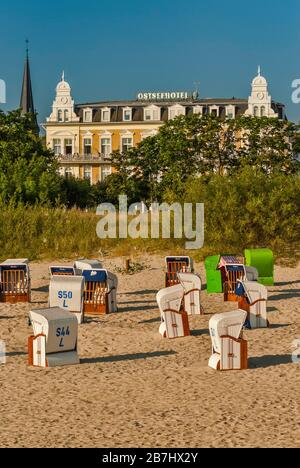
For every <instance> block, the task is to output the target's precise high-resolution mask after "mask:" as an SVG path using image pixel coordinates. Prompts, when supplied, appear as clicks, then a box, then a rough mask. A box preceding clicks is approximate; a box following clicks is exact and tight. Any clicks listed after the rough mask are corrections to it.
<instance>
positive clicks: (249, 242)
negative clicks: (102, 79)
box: [185, 168, 300, 256]
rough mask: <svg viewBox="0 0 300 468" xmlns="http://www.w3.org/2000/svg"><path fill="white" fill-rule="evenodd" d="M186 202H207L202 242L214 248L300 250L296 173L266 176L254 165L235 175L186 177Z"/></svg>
mask: <svg viewBox="0 0 300 468" xmlns="http://www.w3.org/2000/svg"><path fill="white" fill-rule="evenodd" d="M185 201H186V202H192V203H205V247H206V250H207V249H209V250H210V251H213V252H215V253H218V252H222V251H223V252H226V251H227V252H233V253H235V252H242V251H243V249H244V248H245V247H249V248H256V247H271V248H273V249H274V250H275V252H277V254H278V255H280V256H294V255H296V253H297V254H298V255H299V241H300V177H299V175H295V176H292V175H290V176H288V175H283V174H273V175H269V176H266V175H265V174H263V173H262V172H260V171H257V170H255V169H253V168H245V169H244V170H243V171H241V172H240V173H239V174H237V175H232V176H220V175H212V176H209V177H203V178H199V179H195V180H192V181H190V183H189V184H188V185H187V189H186V194H185Z"/></svg>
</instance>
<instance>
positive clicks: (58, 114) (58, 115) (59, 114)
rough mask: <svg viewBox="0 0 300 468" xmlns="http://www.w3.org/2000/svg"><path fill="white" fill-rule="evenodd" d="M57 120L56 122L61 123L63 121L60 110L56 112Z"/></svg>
mask: <svg viewBox="0 0 300 468" xmlns="http://www.w3.org/2000/svg"><path fill="white" fill-rule="evenodd" d="M57 120H58V122H62V121H63V111H62V110H59V111H58V112H57Z"/></svg>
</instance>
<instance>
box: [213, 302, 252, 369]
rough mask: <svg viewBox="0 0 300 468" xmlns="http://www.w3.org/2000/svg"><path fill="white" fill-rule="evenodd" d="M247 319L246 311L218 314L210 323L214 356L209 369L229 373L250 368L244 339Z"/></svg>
mask: <svg viewBox="0 0 300 468" xmlns="http://www.w3.org/2000/svg"><path fill="white" fill-rule="evenodd" d="M246 318H247V312H245V311H244V310H235V311H233V312H226V313H224V314H217V315H214V317H212V318H211V320H210V322H209V330H210V336H211V340H212V349H213V352H212V356H211V358H210V360H209V367H211V368H212V369H214V370H220V371H229V370H242V369H247V368H248V345H247V341H245V340H244V339H243V332H242V330H243V326H244V323H245V321H246Z"/></svg>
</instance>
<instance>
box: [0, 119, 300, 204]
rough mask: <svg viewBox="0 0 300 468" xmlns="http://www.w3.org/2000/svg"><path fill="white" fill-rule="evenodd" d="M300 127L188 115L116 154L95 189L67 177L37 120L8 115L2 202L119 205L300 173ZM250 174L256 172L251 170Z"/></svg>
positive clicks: (1, 134) (0, 142)
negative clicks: (247, 178) (230, 181)
mask: <svg viewBox="0 0 300 468" xmlns="http://www.w3.org/2000/svg"><path fill="white" fill-rule="evenodd" d="M299 153H300V131H299V126H298V125H296V124H294V123H292V122H289V121H282V120H279V119H275V118H267V117H263V118H252V117H244V116H241V117H238V118H236V119H221V118H218V117H215V116H211V115H204V116H199V115H191V116H187V117H185V116H180V117H177V118H176V119H174V120H171V121H168V122H166V123H165V124H163V125H162V127H161V128H160V129H159V131H158V133H157V135H155V136H151V137H148V138H146V139H145V140H143V141H142V142H141V143H140V144H139V145H138V146H137V147H135V148H132V149H129V150H128V151H126V152H119V151H117V152H114V153H113V155H112V165H113V168H114V171H113V174H111V175H110V176H108V177H107V178H106V180H105V181H104V182H99V183H98V184H97V185H95V186H91V185H90V183H89V181H87V180H76V179H73V178H68V179H65V178H63V177H62V176H60V175H59V173H58V162H57V160H56V158H55V156H54V154H53V152H52V151H51V150H49V149H47V148H46V147H45V145H44V144H43V141H42V139H41V138H39V137H38V136H37V135H36V134H35V128H34V119H33V118H32V116H30V115H29V114H28V115H26V116H22V115H21V113H20V111H13V112H9V113H7V114H4V113H3V112H0V198H1V200H2V201H3V202H4V203H8V202H12V203H20V202H21V203H27V204H36V203H40V204H48V205H52V206H58V205H64V206H66V207H73V206H77V207H79V208H87V207H94V206H96V205H97V204H99V203H102V202H111V203H117V202H118V197H119V195H120V194H126V195H127V196H128V198H129V201H131V202H139V201H144V202H145V203H151V202H153V201H158V202H161V201H168V202H172V201H175V200H176V201H177V200H184V198H185V196H186V194H187V189H188V187H190V185H191V183H193V186H195V184H196V186H199V184H200V185H203V184H208V183H209V181H210V180H211V179H212V178H215V177H223V178H225V179H226V178H237V177H239V176H241V174H246V173H247V170H252V171H255V173H259V174H261V175H263V176H264V177H265V179H263V180H267V179H270V178H272V177H275V176H276V177H278V176H279V175H282V176H285V177H295V180H297V182H298V181H299V179H297V175H298V174H299V158H298V155H299ZM248 173H249V172H248Z"/></svg>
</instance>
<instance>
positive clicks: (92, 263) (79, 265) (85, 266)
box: [74, 259, 103, 275]
mask: <svg viewBox="0 0 300 468" xmlns="http://www.w3.org/2000/svg"><path fill="white" fill-rule="evenodd" d="M74 268H75V270H76V272H77V273H80V275H82V272H83V271H85V270H102V269H103V266H102V263H101V262H100V261H99V260H88V259H83V260H77V261H76V262H75V264H74Z"/></svg>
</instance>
